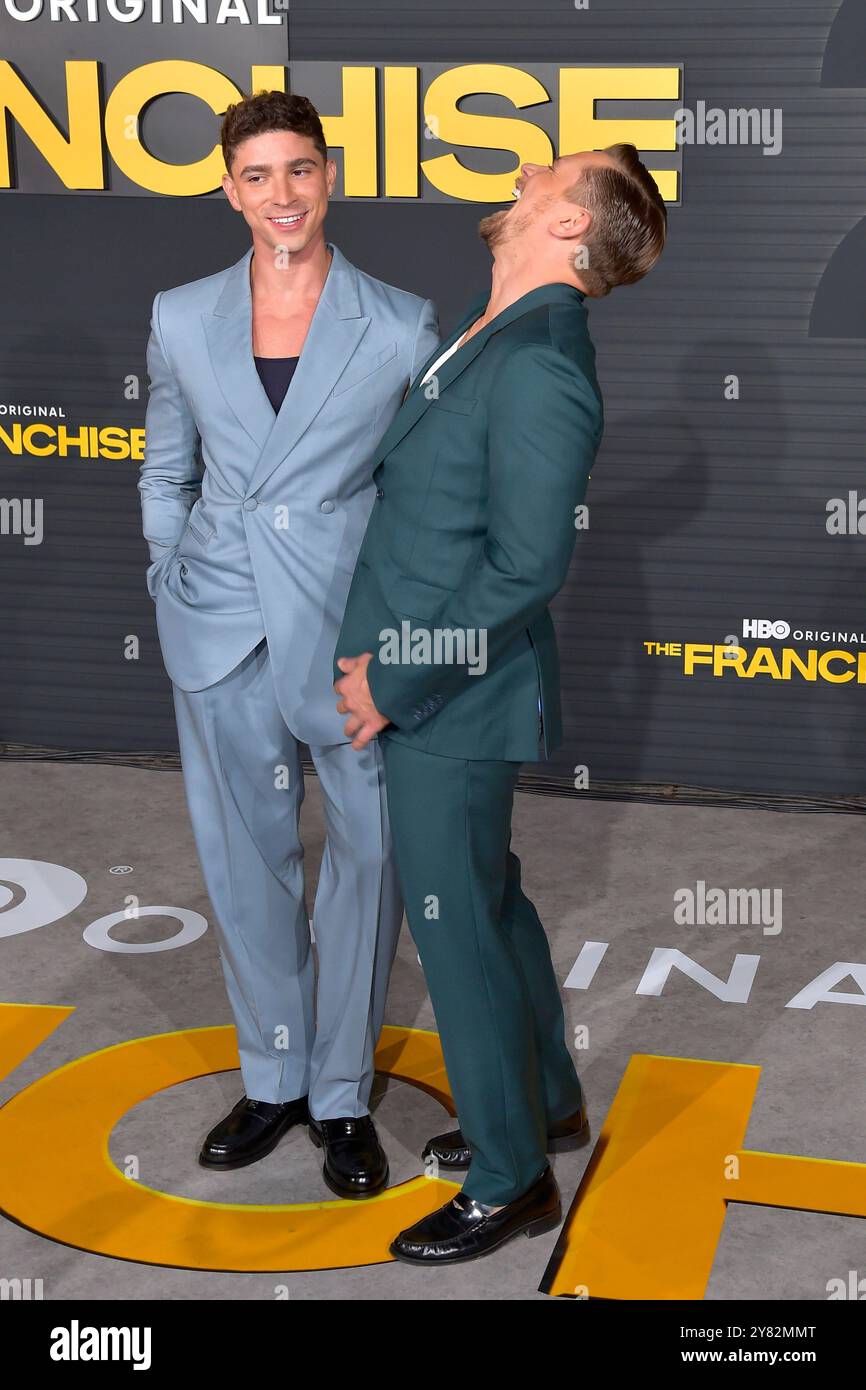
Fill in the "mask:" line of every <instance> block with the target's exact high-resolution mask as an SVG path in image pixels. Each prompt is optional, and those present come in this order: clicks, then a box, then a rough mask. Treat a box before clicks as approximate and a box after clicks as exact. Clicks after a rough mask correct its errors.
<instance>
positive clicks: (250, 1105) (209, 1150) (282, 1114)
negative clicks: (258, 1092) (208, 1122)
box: [198, 1096, 309, 1168]
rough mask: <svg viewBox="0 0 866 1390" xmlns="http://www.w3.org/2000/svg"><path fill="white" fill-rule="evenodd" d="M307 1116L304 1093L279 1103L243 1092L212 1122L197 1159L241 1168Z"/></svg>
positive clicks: (205, 1165)
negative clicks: (295, 1098) (227, 1109)
mask: <svg viewBox="0 0 866 1390" xmlns="http://www.w3.org/2000/svg"><path fill="white" fill-rule="evenodd" d="M308 1119H309V1111H308V1109H307V1097H306V1096H301V1097H300V1098H299V1099H298V1100H287V1101H282V1102H281V1103H279V1104H275V1103H273V1102H272V1101H269V1100H249V1099H248V1098H247V1097H246V1096H242V1097H241V1099H240V1100H239V1101H238V1103H237V1105H236V1106H234V1108H233V1109H232V1110H230V1111H229V1113H228V1115H226V1117H225V1119H223V1120H220V1122H219V1124H218V1125H214V1127H213V1129H212V1130H211V1132H210V1134H209V1135H208V1136H207V1138H206V1139H205V1141H204V1144H203V1145H202V1149H201V1153H200V1154H199V1156H198V1161H199V1163H200V1164H201V1165H202V1167H203V1168H243V1167H244V1166H245V1165H246V1164H247V1163H255V1162H257V1160H258V1159H260V1158H264V1157H265V1155H266V1154H269V1153H270V1152H271V1150H272V1149H275V1148H276V1147H277V1144H279V1142H280V1140H281V1139H282V1137H283V1135H284V1134H285V1133H286V1131H287V1130H289V1129H291V1127H292V1125H305V1124H306V1123H307V1121H308Z"/></svg>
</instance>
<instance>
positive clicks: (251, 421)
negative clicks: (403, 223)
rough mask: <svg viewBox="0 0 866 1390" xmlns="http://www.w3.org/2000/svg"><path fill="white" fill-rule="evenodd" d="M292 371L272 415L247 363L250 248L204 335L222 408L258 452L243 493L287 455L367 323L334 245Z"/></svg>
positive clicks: (352, 277)
mask: <svg viewBox="0 0 866 1390" xmlns="http://www.w3.org/2000/svg"><path fill="white" fill-rule="evenodd" d="M328 249H329V250H330V251H331V253H332V256H333V259H332V261H331V266H330V269H329V270H328V275H327V279H326V280H325V284H324V287H323V289H322V293H321V295H320V297H319V302H318V304H317V305H316V309H315V312H314V314H313V317H312V319H311V321H310V327H309V329H308V331H307V336H306V339H305V340H304V345H303V348H302V349H301V354H300V358H299V361H298V365H297V367H296V368H295V373H294V376H293V377H292V380H291V382H290V384H289V389H288V391H287V392H286V394H285V396H284V397H283V401H282V404H281V406H280V409H279V412H278V413H277V414H276V415H275V414H274V411H273V407H272V406H271V403H270V401H269V400H268V396H267V393H266V391H265V389H264V387H263V386H262V383H261V380H260V378H259V374H258V371H257V370H256V364H255V360H254V358H253V347H252V294H251V290H250V278H249V267H250V261H251V259H252V248H251V249H250V250H249V251H248V252H247V253H246V255H244V256H243V257H242V258H241V260H240V261H238V262H237V264H236V265H234V266H233V267H232V269H231V271H230V273H229V278H228V280H227V282H226V285H225V287H224V289H223V292H222V294H221V295H220V298H219V300H218V301H217V304H216V307H215V309H214V312H213V314H212V315H210V316H209V317H207V318H206V322H205V332H206V334H207V339H208V346H209V350H210V354H211V360H212V363H213V368H214V372H215V373H216V376H217V380H218V381H219V384H220V389H221V390H222V392H223V395H224V396H225V398H226V400H227V402H228V404H229V405H230V406H231V408H232V410H233V411H234V413H235V415H236V416H237V417H238V419H239V420H240V422H241V424H242V425H243V426H244V428H245V429H246V431H247V433H248V434H249V435H250V437H251V438H252V439H253V441H254V443H255V444H256V446H257V447H258V449H259V451H260V452H259V458H258V462H257V463H256V466H255V468H254V469H253V472H252V476H251V478H250V480H249V485H248V495H251V494H252V493H254V492H256V491H258V489H259V488H260V487H261V486H262V484H263V483H264V482H265V481H266V480H267V479H268V478H269V477H270V475H271V473H273V471H274V469H275V468H277V467H278V466H279V464H280V463H282V462H283V460H284V459H285V458H286V457H287V455H288V454H290V453H291V451H292V449H293V448H294V447H295V445H296V444H297V443H298V441H299V440H300V438H301V436H302V435H303V434H304V433H305V432H306V431H307V429H308V428H309V427H310V425H311V424H312V422H313V420H314V419H315V418H316V416H317V415H318V413H319V411H320V410H321V408H322V406H323V405H324V403H325V401H326V399H327V397H328V396H329V395H330V393H331V391H332V389H333V387H334V385H335V384H336V381H337V378H338V377H339V376H340V374H341V372H342V371H343V369H344V368H345V367H346V366H347V364H348V362H349V360H350V358H351V357H352V354H353V353H354V351H355V349H356V348H357V346H358V344H359V343H360V341H361V339H362V338H363V336H364V334H365V332H366V331H367V327H368V325H369V322H370V319H369V316H366V315H362V314H361V309H360V301H359V297H358V286H357V277H356V274H355V270H354V267H353V266H351V265H350V264H349V262H348V261H347V260H346V259H345V257H344V256H343V255H342V254H341V253H340V251H339V250H338V249H337V247H336V246H333V245H331V244H330V243H328Z"/></svg>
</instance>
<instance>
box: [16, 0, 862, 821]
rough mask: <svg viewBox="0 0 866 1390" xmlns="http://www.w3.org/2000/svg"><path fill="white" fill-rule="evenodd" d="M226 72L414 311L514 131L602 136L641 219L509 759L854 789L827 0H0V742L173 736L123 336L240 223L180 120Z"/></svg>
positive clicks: (484, 274) (784, 789)
mask: <svg viewBox="0 0 866 1390" xmlns="http://www.w3.org/2000/svg"><path fill="white" fill-rule="evenodd" d="M262 86H267V87H285V88H286V89H287V90H288V89H291V90H295V91H299V92H303V93H304V94H306V95H308V96H309V97H311V98H312V100H313V101H314V102H315V103H316V104H317V106H318V107H319V109H320V111H321V113H322V115H323V118H324V124H325V131H326V136H327V138H328V141H329V144H330V145H331V147H332V150H333V154H334V157H335V159H336V160H337V162H338V165H339V170H340V177H339V186H338V196H337V198H336V199H335V202H334V204H333V206H332V209H331V211H330V214H329V222H328V234H329V237H330V239H331V240H333V241H335V242H336V243H337V244H338V245H339V246H340V248H341V250H342V251H343V252H344V253H345V254H346V255H347V256H348V257H349V258H350V259H351V260H352V261H354V262H355V263H356V264H358V265H359V266H361V267H362V268H363V269H365V270H367V271H369V272H370V273H372V274H373V275H376V276H378V277H380V278H381V279H384V280H387V281H389V282H391V283H393V284H397V285H401V286H403V287H405V288H407V289H410V290H413V291H414V292H416V293H418V294H423V295H425V296H430V297H432V298H433V299H435V300H436V302H437V303H438V305H439V310H440V319H441V325H442V330H443V333H444V332H447V331H449V330H450V328H451V326H452V325H453V324H454V322H455V321H456V319H457V317H458V315H459V314H460V313H461V312H462V309H463V306H464V305H465V303H466V302H467V300H468V299H470V298H471V297H473V296H474V295H475V294H477V293H478V291H479V290H480V289H481V288H483V287H484V285H485V283H486V281H487V278H488V275H489V270H488V266H489V262H488V257H487V253H486V251H485V250H484V248H483V247H482V245H481V243H480V242H479V241H478V238H477V234H476V227H477V223H478V221H479V219H480V218H481V217H482V216H483V215H485V214H486V213H487V212H489V211H491V210H492V209H493V208H495V207H497V206H501V205H502V204H503V203H504V202H506V201H507V200H508V198H509V190H510V188H511V186H512V183H513V172H514V170H515V168H516V166H517V164H518V163H519V162H520V161H522V160H527V159H530V160H536V161H537V160H548V159H549V158H550V157H551V153H552V152H554V151H555V152H557V153H568V152H569V151H572V150H578V149H586V148H600V147H602V146H604V145H607V144H610V143H612V142H614V141H617V140H631V141H633V142H634V143H635V144H636V145H637V146H638V148H639V149H640V151H641V153H642V157H643V158H644V161H645V163H646V164H647V166H648V167H649V168H650V169H651V170H652V171H653V172H654V174H655V175H656V178H657V179H658V182H659V185H660V187H661V188H662V191H663V193H664V195H665V197H666V199H667V200H668V203H669V209H670V212H669V226H670V239H669V245H668V248H667V250H666V252H665V255H664V257H663V259H662V261H661V262H660V263H659V265H658V266H657V268H656V269H655V270H654V271H653V272H652V274H651V275H650V276H649V277H648V278H647V279H646V280H645V281H643V282H642V283H641V284H640V285H638V286H635V287H631V288H626V289H620V290H617V291H614V293H613V294H612V295H611V296H610V297H609V298H607V299H606V300H602V301H598V302H596V303H593V304H591V307H590V323H591V330H592V334H593V337H594V340H595V343H596V346H597V349H598V358H599V374H600V378H601V383H602V387H603V390H604V394H605V405H606V434H605V439H604V443H603V446H602V450H601V453H600V455H599V459H598V462H597V465H596V467H595V469H594V473H593V478H592V482H591V485H590V492H589V496H588V504H589V505H588V511H587V514H586V516H582V517H579V518H578V522H579V525H580V531H579V535H578V545H577V549H576V555H575V561H574V565H573V568H572V572H571V576H570V579H569V582H568V585H567V587H566V589H565V590H564V591H563V593H562V594H561V595H560V597H559V599H558V600H557V602H556V606H555V618H556V623H557V628H558V632H559V636H560V644H561V651H562V660H563V695H564V709H565V719H566V735H567V737H566V744H565V747H564V748H563V749H562V750H561V751H560V753H559V754H558V755H557V756H556V758H555V759H554V760H553V761H552V763H551V764H550V765H549V766H548V767H547V768H546V769H545V770H546V771H547V772H548V773H549V774H550V775H551V776H554V777H557V778H561V779H562V785H563V786H570V785H573V784H574V783H575V782H576V783H577V785H578V786H581V785H583V784H584V782H585V779H586V778H587V777H588V779H589V783H590V788H591V786H592V782H593V780H596V781H602V782H610V781H616V782H623V783H658V782H667V783H673V784H682V785H686V786H702V787H715V788H720V789H723V790H728V791H746V792H749V791H756V792H773V793H793V794H798V793H805V794H812V795H828V794H829V795H834V794H836V795H849V796H850V795H858V794H861V793H863V791H864V782H866V777H864V761H866V759H864V754H866V733H864V728H866V721H864V718H863V713H862V711H863V702H864V689H866V603H864V595H866V582H864V581H866V574H864V558H863V554H864V535H866V487H864V484H863V468H864V461H863V454H864V447H863V445H864V425H866V399H864V386H863V383H864V367H866V158H864V145H863V130H864V125H866V5H864V4H863V0H845V3H841V4H840V0H826V2H825V3H822V0H818V3H816V4H815V5H812V6H809V7H808V8H807V9H803V8H800V9H795V10H791V9H787V8H785V7H784V6H782V7H780V6H779V5H778V4H776V3H769V2H768V0H751V3H750V4H749V5H748V6H740V7H731V6H729V5H727V4H726V3H723V2H722V0H678V3H677V2H676V0H675V3H671V2H670V0H665V3H664V4H662V3H661V0H612V2H611V3H606V2H605V0H591V3H588V4H584V3H581V0H573V3H572V2H571V0H546V3H542V4H541V5H538V4H535V3H533V4H531V5H530V4H529V3H528V0H495V2H494V0H485V3H478V0H473V3H472V5H470V6H464V7H460V8H451V9H441V8H440V7H437V6H431V5H429V4H428V3H426V0H411V3H406V2H404V3H402V4H401V5H400V6H399V7H398V6H397V5H396V4H394V3H393V0H391V3H390V4H389V5H388V6H387V7H386V8H383V7H379V6H370V5H367V4H363V3H360V0H354V3H352V4H349V3H345V0H344V2H343V3H341V4H339V5H336V6H329V5H327V4H323V3H321V0H304V2H303V3H296V0H292V5H291V9H289V8H288V6H287V5H281V4H280V0H0V105H2V109H3V121H2V122H0V188H2V190H3V192H2V194H0V198H2V202H0V219H2V221H0V226H2V233H0V234H2V250H3V254H2V257H0V303H2V316H0V581H2V612H0V644H2V661H0V740H2V741H5V742H7V743H14V744H18V743H24V744H30V745H41V746H43V747H53V748H63V749H70V750H94V751H102V752H130V753H141V752H145V751H157V752H158V751H171V750H173V749H176V746H177V745H176V739H175V731H174V722H173V717H172V708H171V700H170V693H169V686H168V681H167V678H166V676H165V674H164V672H163V669H162V663H161V659H160V654H159V648H158V644H157V640H156V632H155V627H154V622H153V613H152V605H151V601H150V598H149V597H148V595H147V592H146V590H145V587H144V570H145V566H146V563H147V555H146V547H145V545H144V543H143V541H142V540H141V535H140V516H139V502H138V493H137V491H136V486H135V485H136V480H137V467H138V462H139V461H140V459H141V456H142V449H143V446H144V431H143V422H144V410H145V403H146V381H147V379H146V374H145V365H144V350H145V343H146V339H147V332H148V322H149V314H150V306H151V302H152V299H153V295H154V293H155V292H156V290H158V289H161V288H166V287H168V286H170V285H175V284H179V283H181V282H183V281H185V280H191V279H195V278H197V277H199V276H202V275H207V274H210V273H212V272H213V271H215V270H218V269H220V268H221V267H223V266H225V265H228V264H230V263H231V262H232V261H234V260H236V259H237V258H238V256H240V254H241V253H242V251H243V250H244V249H245V248H246V246H247V245H248V237H247V231H246V227H245V224H244V223H243V222H242V221H241V220H240V219H239V218H238V217H237V216H236V214H234V213H233V212H232V211H231V210H230V208H229V207H228V204H227V203H226V201H225V199H224V197H223V194H222V193H221V191H220V190H219V180H220V176H221V173H222V166H221V162H220V154H219V149H218V146H217V145H216V137H217V131H218V126H219V116H220V113H221V112H222V111H223V110H224V109H225V107H226V105H227V104H228V103H229V102H231V101H233V100H236V99H237V97H238V94H239V93H241V92H245V91H249V90H251V89H255V88H258V87H262ZM526 466H527V472H528V473H529V474H531V468H532V460H531V459H527V463H526ZM584 769H585V771H584Z"/></svg>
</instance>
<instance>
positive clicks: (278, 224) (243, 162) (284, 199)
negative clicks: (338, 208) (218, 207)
mask: <svg viewBox="0 0 866 1390" xmlns="http://www.w3.org/2000/svg"><path fill="white" fill-rule="evenodd" d="M335 177H336V166H335V164H334V162H333V160H330V159H329V160H328V161H327V162H325V161H324V160H323V159H322V156H321V154H320V153H319V151H318V150H317V149H316V146H315V144H314V142H313V141H312V140H311V139H310V137H309V136H308V135H296V134H295V132H294V131H291V130H270V131H266V132H265V133H264V134H262V135H253V136H251V137H250V139H249V140H244V141H243V142H242V143H241V144H240V145H238V147H237V149H236V150H235V154H234V158H233V160H232V167H231V173H230V174H225V175H223V188H224V190H225V193H226V197H227V198H228V200H229V202H230V203H231V205H232V207H233V208H234V209H235V211H236V212H240V213H241V214H242V215H243V217H244V220H245V221H246V223H247V225H248V227H249V228H250V231H251V232H252V233H253V237H254V238H257V239H259V240H261V241H264V242H265V243H266V245H268V246H270V247H272V248H273V249H274V250H277V248H279V247H286V249H287V250H288V251H290V252H294V253H297V252H299V251H303V250H304V249H305V248H306V247H307V246H309V245H310V244H311V243H312V242H313V241H314V240H316V239H318V238H319V237H320V236H321V235H322V231H321V228H322V224H323V222H324V220H325V214H326V213H327V211H328V197H329V194H330V193H331V191H332V189H333V187H334V180H335Z"/></svg>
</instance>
